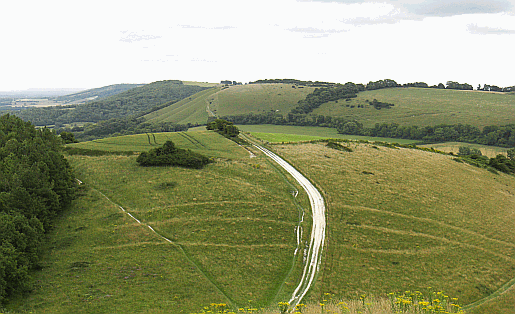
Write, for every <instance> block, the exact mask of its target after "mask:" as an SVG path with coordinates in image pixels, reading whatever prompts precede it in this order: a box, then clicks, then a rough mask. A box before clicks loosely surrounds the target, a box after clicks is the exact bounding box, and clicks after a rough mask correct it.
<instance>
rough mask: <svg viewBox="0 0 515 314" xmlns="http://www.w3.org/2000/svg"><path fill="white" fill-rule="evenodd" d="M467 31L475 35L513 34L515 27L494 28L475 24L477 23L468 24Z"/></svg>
mask: <svg viewBox="0 0 515 314" xmlns="http://www.w3.org/2000/svg"><path fill="white" fill-rule="evenodd" d="M468 31H469V33H471V34H475V35H492V34H493V35H513V34H515V29H504V28H495V27H488V26H477V24H469V25H468Z"/></svg>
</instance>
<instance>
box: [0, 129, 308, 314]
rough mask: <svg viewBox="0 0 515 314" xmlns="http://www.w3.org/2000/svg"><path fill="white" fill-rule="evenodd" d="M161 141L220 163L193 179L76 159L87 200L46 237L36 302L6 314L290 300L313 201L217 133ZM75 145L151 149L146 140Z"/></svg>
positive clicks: (188, 173) (130, 160) (186, 309)
mask: <svg viewBox="0 0 515 314" xmlns="http://www.w3.org/2000/svg"><path fill="white" fill-rule="evenodd" d="M165 140H173V141H174V142H175V143H176V144H177V146H178V147H182V148H191V149H192V150H194V151H197V152H200V153H203V154H205V155H207V156H210V157H212V158H215V159H216V162H215V163H213V164H210V165H208V166H206V167H205V168H204V169H202V170H191V169H184V168H171V167H148V168H145V167H140V166H138V165H137V163H136V161H135V159H136V155H134V156H129V157H127V156H107V157H106V156H104V157H86V156H71V157H69V160H70V163H71V164H72V165H73V167H74V168H75V169H76V175H77V178H79V179H80V180H82V181H83V185H82V187H83V191H82V194H83V196H82V197H81V198H80V199H78V200H77V201H76V203H75V205H74V207H73V208H72V209H71V210H70V211H69V212H67V213H66V215H65V216H64V217H62V219H61V220H60V221H59V223H58V226H57V228H56V229H55V230H54V231H52V233H51V234H49V244H48V248H47V249H48V250H47V252H46V254H45V257H44V263H43V269H42V271H40V272H39V273H37V274H36V280H37V287H36V289H35V291H34V292H33V293H31V294H30V295H28V296H26V297H25V298H23V299H19V300H15V301H13V302H12V303H11V304H9V310H11V312H9V313H25V312H24V311H27V312H32V313H95V314H96V313H113V311H115V312H120V313H191V312H194V311H196V310H199V309H202V307H203V306H204V305H209V304H210V303H212V302H224V303H227V304H234V305H235V306H238V307H244V306H246V307H248V306H257V307H259V306H262V305H266V304H270V303H272V304H274V303H275V302H278V300H283V299H284V298H285V296H286V295H288V294H291V290H292V289H293V285H294V282H295V278H297V277H299V276H300V274H299V271H300V269H299V267H297V266H299V265H300V262H299V261H298V259H300V258H301V256H300V254H299V255H298V256H294V251H295V249H296V247H297V242H296V237H295V232H294V229H295V226H296V225H297V223H298V221H299V209H300V207H299V206H303V207H304V208H308V200H307V197H298V198H297V199H294V198H293V196H292V193H291V191H292V190H293V189H295V188H296V187H295V186H294V185H292V184H291V183H290V182H289V181H288V180H287V179H286V177H285V176H284V175H283V174H282V172H280V171H278V170H277V168H276V167H275V165H273V164H272V163H270V162H269V161H268V160H267V159H266V158H264V157H261V156H259V157H255V158H250V154H249V152H248V151H246V150H245V149H244V148H242V147H239V146H237V145H236V144H235V143H234V142H232V141H229V140H227V139H225V138H224V137H222V136H220V135H218V134H217V133H214V132H207V131H204V132H188V133H181V134H179V133H173V134H172V133H170V134H157V136H156V141H157V142H158V143H163V142H164V141H165ZM76 145H78V146H80V147H86V148H87V147H89V148H92V149H99V148H101V149H106V150H111V151H116V150H119V151H127V150H133V151H140V150H144V149H145V150H148V149H150V148H151V147H155V145H153V146H150V145H149V144H148V139H147V136H146V135H145V134H143V135H138V136H131V137H120V138H110V139H105V140H100V141H95V142H92V143H80V144H76ZM102 193H103V194H102ZM104 195H105V196H107V197H108V198H109V200H108V199H107V198H106V197H104ZM119 206H122V207H123V208H124V209H125V210H127V211H128V212H130V213H131V214H132V215H133V216H134V217H135V218H137V219H139V220H140V221H141V222H142V223H143V225H142V224H138V223H137V222H136V221H135V220H134V219H132V218H131V217H129V216H128V215H126V214H124V212H123V211H122V209H121V208H120V207H119ZM147 225H148V226H151V227H152V228H153V229H154V230H156V231H157V232H158V233H159V234H161V235H163V236H165V237H167V238H168V239H171V240H172V241H173V243H169V242H167V241H165V240H164V239H163V238H161V237H159V236H158V235H156V234H154V233H152V231H151V230H150V229H149V228H148V227H147ZM306 227H309V225H307V226H306ZM303 240H307V235H304V238H303ZM294 262H295V264H294ZM285 282H286V283H285Z"/></svg>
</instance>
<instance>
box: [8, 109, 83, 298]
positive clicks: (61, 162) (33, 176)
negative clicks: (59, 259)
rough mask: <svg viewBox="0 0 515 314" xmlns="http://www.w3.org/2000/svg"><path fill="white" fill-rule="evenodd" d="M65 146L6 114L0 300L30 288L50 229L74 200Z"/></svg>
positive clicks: (29, 124)
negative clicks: (63, 149) (46, 233)
mask: <svg viewBox="0 0 515 314" xmlns="http://www.w3.org/2000/svg"><path fill="white" fill-rule="evenodd" d="M62 144H63V142H62V140H61V139H60V138H59V137H58V136H57V135H56V134H55V133H54V132H51V131H50V130H48V129H36V128H35V127H34V125H32V124H31V123H30V122H24V121H23V120H21V119H20V118H18V117H15V116H13V115H9V114H7V115H3V116H1V117H0V240H1V246H0V302H5V301H7V300H8V298H9V297H10V296H12V295H13V294H15V293H21V292H25V291H28V290H30V288H31V276H30V271H31V270H33V269H36V268H37V267H39V263H40V250H41V243H42V242H43V239H44V233H45V232H46V231H48V230H49V229H50V228H51V227H52V222H53V220H54V219H55V217H56V216H57V215H58V214H59V213H60V212H62V211H63V210H64V209H65V208H66V207H67V206H68V205H70V203H71V201H72V200H73V198H74V195H75V192H76V181H75V179H74V176H73V174H72V170H71V167H70V165H69V164H68V162H67V161H66V159H65V158H64V157H63V155H62V153H61V147H62Z"/></svg>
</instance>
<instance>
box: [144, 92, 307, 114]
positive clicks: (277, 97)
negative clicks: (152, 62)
mask: <svg viewBox="0 0 515 314" xmlns="http://www.w3.org/2000/svg"><path fill="white" fill-rule="evenodd" d="M292 86H293V85H290V84H250V85H238V86H231V87H225V88H224V87H216V88H213V89H211V90H210V91H209V92H207V91H206V92H202V93H199V94H196V95H193V96H192V97H189V98H188V99H184V100H183V101H180V102H178V103H174V104H170V105H169V106H168V107H165V108H162V109H160V110H158V111H155V112H152V113H150V114H147V115H145V116H144V118H145V119H147V121H150V122H174V123H180V124H185V123H192V124H205V123H206V121H207V118H208V116H214V115H216V116H219V117H222V116H226V115H234V114H247V113H263V112H277V113H281V114H287V113H288V112H289V111H290V110H291V109H292V108H294V107H295V106H296V105H297V102H298V101H299V100H301V99H304V98H305V97H306V95H307V94H309V93H310V92H312V91H313V90H314V88H313V87H302V88H292ZM207 109H209V111H210V112H209V113H208V110H207Z"/></svg>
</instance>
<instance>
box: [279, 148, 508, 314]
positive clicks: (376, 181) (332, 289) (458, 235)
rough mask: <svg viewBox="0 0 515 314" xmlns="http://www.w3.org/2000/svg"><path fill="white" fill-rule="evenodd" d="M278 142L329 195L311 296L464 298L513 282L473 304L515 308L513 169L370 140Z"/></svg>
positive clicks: (485, 310)
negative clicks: (342, 147)
mask: <svg viewBox="0 0 515 314" xmlns="http://www.w3.org/2000/svg"><path fill="white" fill-rule="evenodd" d="M273 147H274V150H276V151H277V152H278V153H279V154H280V155H282V156H283V157H286V159H288V160H290V161H293V162H294V164H295V165H296V166H297V167H298V168H299V169H300V170H301V171H302V172H303V173H304V175H306V176H307V177H308V178H310V179H311V180H312V181H313V182H314V183H315V184H316V185H317V186H318V187H319V188H321V189H322V191H323V193H324V197H325V198H326V202H327V216H328V217H327V225H328V233H327V247H326V249H325V253H324V259H323V266H322V273H321V275H320V278H319V280H318V281H317V285H316V287H315V289H314V290H313V292H312V294H311V300H312V301H316V302H318V301H320V300H321V298H322V296H323V293H331V294H334V295H336V296H337V298H345V299H356V298H359V295H360V294H375V295H381V294H383V295H384V294H385V293H388V292H400V291H404V290H412V291H415V290H419V291H424V289H427V287H432V288H433V289H435V290H441V291H445V292H446V293H448V294H449V295H452V296H456V297H458V298H459V299H460V302H461V304H468V303H471V302H474V301H477V300H481V299H483V298H485V297H488V296H489V295H490V294H492V293H494V292H495V291H496V290H498V289H499V288H501V287H502V286H503V285H505V284H507V283H508V286H509V287H511V289H508V290H507V291H506V292H504V293H503V294H502V295H501V296H500V297H498V298H494V299H493V300H490V301H488V302H485V303H484V304H482V305H481V306H480V307H478V308H476V309H475V310H471V312H470V313H515V311H514V308H513V306H512V305H513V304H515V290H514V289H515V287H513V286H510V285H513V283H515V280H513V279H514V278H515V225H514V221H515V220H514V218H515V212H514V211H513V208H515V178H514V177H513V176H509V175H504V174H498V175H496V174H493V173H491V172H488V171H486V170H483V169H478V168H475V167H473V166H470V165H467V164H460V163H456V162H455V161H453V160H452V159H451V157H450V156H446V155H441V154H435V153H428V152H424V151H419V150H408V149H391V148H385V147H377V146H374V145H371V144H352V145H351V148H352V150H353V151H352V152H340V151H337V150H333V149H330V148H327V147H325V146H324V144H323V143H319V144H301V145H274V146H273ZM510 304H511V305H510Z"/></svg>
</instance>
